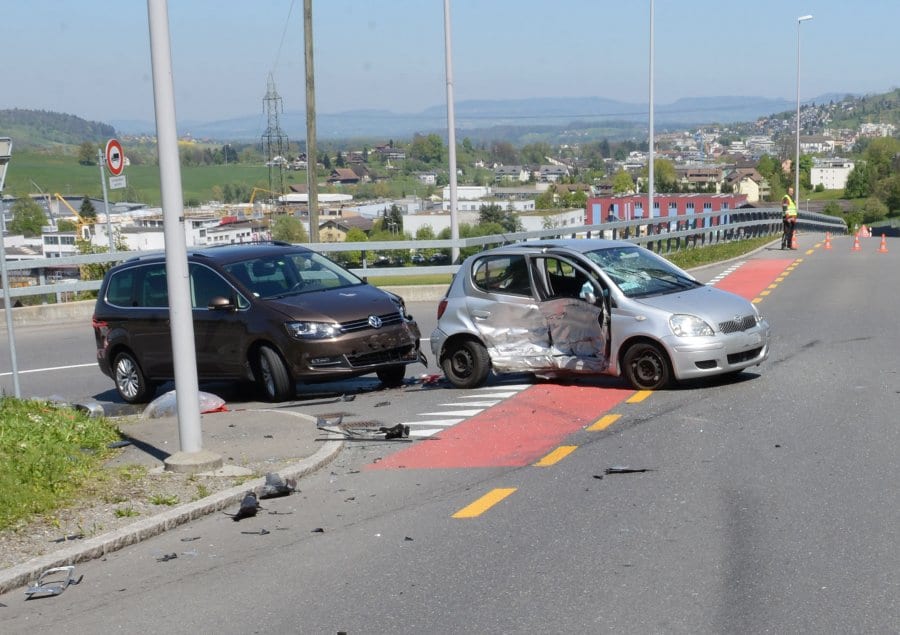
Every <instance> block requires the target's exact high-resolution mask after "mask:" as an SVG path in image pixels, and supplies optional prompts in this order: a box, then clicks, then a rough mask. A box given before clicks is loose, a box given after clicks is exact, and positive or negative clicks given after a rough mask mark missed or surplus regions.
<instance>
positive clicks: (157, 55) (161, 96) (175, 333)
mask: <svg viewBox="0 0 900 635" xmlns="http://www.w3.org/2000/svg"><path fill="white" fill-rule="evenodd" d="M147 13H148V17H149V23H150V58H151V62H152V67H153V98H154V106H155V110H156V139H157V147H158V152H159V177H160V186H161V193H162V207H163V235H164V237H165V245H166V277H167V278H168V287H169V322H170V324H171V329H172V357H173V359H174V362H175V364H174V365H175V395H176V401H177V406H178V437H179V441H180V443H181V451H182V452H184V453H196V452H200V450H201V434H200V397H199V392H200V390H199V386H198V381H197V358H196V354H195V352H194V351H195V350H196V348H195V346H194V321H193V314H192V311H191V301H190V294H189V286H188V264H187V246H186V244H185V242H186V239H185V228H184V201H183V195H182V189H181V169H180V165H179V162H178V132H177V129H176V125H175V94H174V92H175V91H174V80H173V77H172V52H171V48H170V38H169V16H168V6H167V2H166V0H147ZM170 458H171V457H170ZM167 466H168V463H167Z"/></svg>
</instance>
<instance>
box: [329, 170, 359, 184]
mask: <svg viewBox="0 0 900 635" xmlns="http://www.w3.org/2000/svg"><path fill="white" fill-rule="evenodd" d="M359 181H360V178H359V176H357V174H356V172H354V171H353V170H352V169H351V168H335V169H333V170H332V171H331V176H329V177H328V182H329V183H332V184H337V185H356V184H357V183H359Z"/></svg>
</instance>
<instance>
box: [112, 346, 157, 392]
mask: <svg viewBox="0 0 900 635" xmlns="http://www.w3.org/2000/svg"><path fill="white" fill-rule="evenodd" d="M113 376H114V380H115V382H116V391H117V392H118V393H119V396H120V397H121V398H122V399H123V400H125V402H126V403H133V404H136V403H147V402H148V401H150V399H151V398H152V397H153V395H154V393H156V386H155V385H154V384H153V383H152V382H151V381H149V380H148V379H147V377H146V375H144V371H143V370H141V367H140V365H139V364H138V363H137V360H136V359H135V358H134V356H133V355H132V354H131V353H129V352H127V351H122V352H121V353H118V354H116V357H115V360H114V361H113Z"/></svg>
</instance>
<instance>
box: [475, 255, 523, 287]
mask: <svg viewBox="0 0 900 635" xmlns="http://www.w3.org/2000/svg"><path fill="white" fill-rule="evenodd" d="M472 277H473V282H474V283H475V286H476V287H478V288H479V289H481V290H482V291H487V292H488V293H505V294H510V295H521V296H528V297H531V295H532V293H531V281H530V279H529V277H528V263H527V261H526V260H525V256H521V255H515V254H513V255H509V256H492V257H488V258H482V259H481V260H479V261H478V262H477V263H476V265H475V268H474V270H473V272H472Z"/></svg>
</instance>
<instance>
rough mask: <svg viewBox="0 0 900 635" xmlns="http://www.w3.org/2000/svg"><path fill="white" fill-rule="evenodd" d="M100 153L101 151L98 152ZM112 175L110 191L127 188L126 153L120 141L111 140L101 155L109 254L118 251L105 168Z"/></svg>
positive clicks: (101, 178) (101, 182) (101, 175)
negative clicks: (111, 217) (107, 192)
mask: <svg viewBox="0 0 900 635" xmlns="http://www.w3.org/2000/svg"><path fill="white" fill-rule="evenodd" d="M98 152H99V150H98ZM104 165H106V169H107V170H109V173H110V174H111V175H112V176H110V179H109V187H110V189H113V190H117V189H122V188H124V187H126V182H125V175H124V174H122V172H123V171H124V170H125V151H124V150H122V144H121V143H119V140H118V139H110V140H109V141H107V142H106V151H105V152H103V153H101V157H100V184H101V185H102V186H103V205H104V207H105V208H106V234H107V235H108V236H109V252H110V253H113V252H115V251H116V241H115V240H114V239H113V234H112V221H111V220H110V213H109V200H108V197H107V194H106V175H105V174H104V173H103V166H104Z"/></svg>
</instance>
